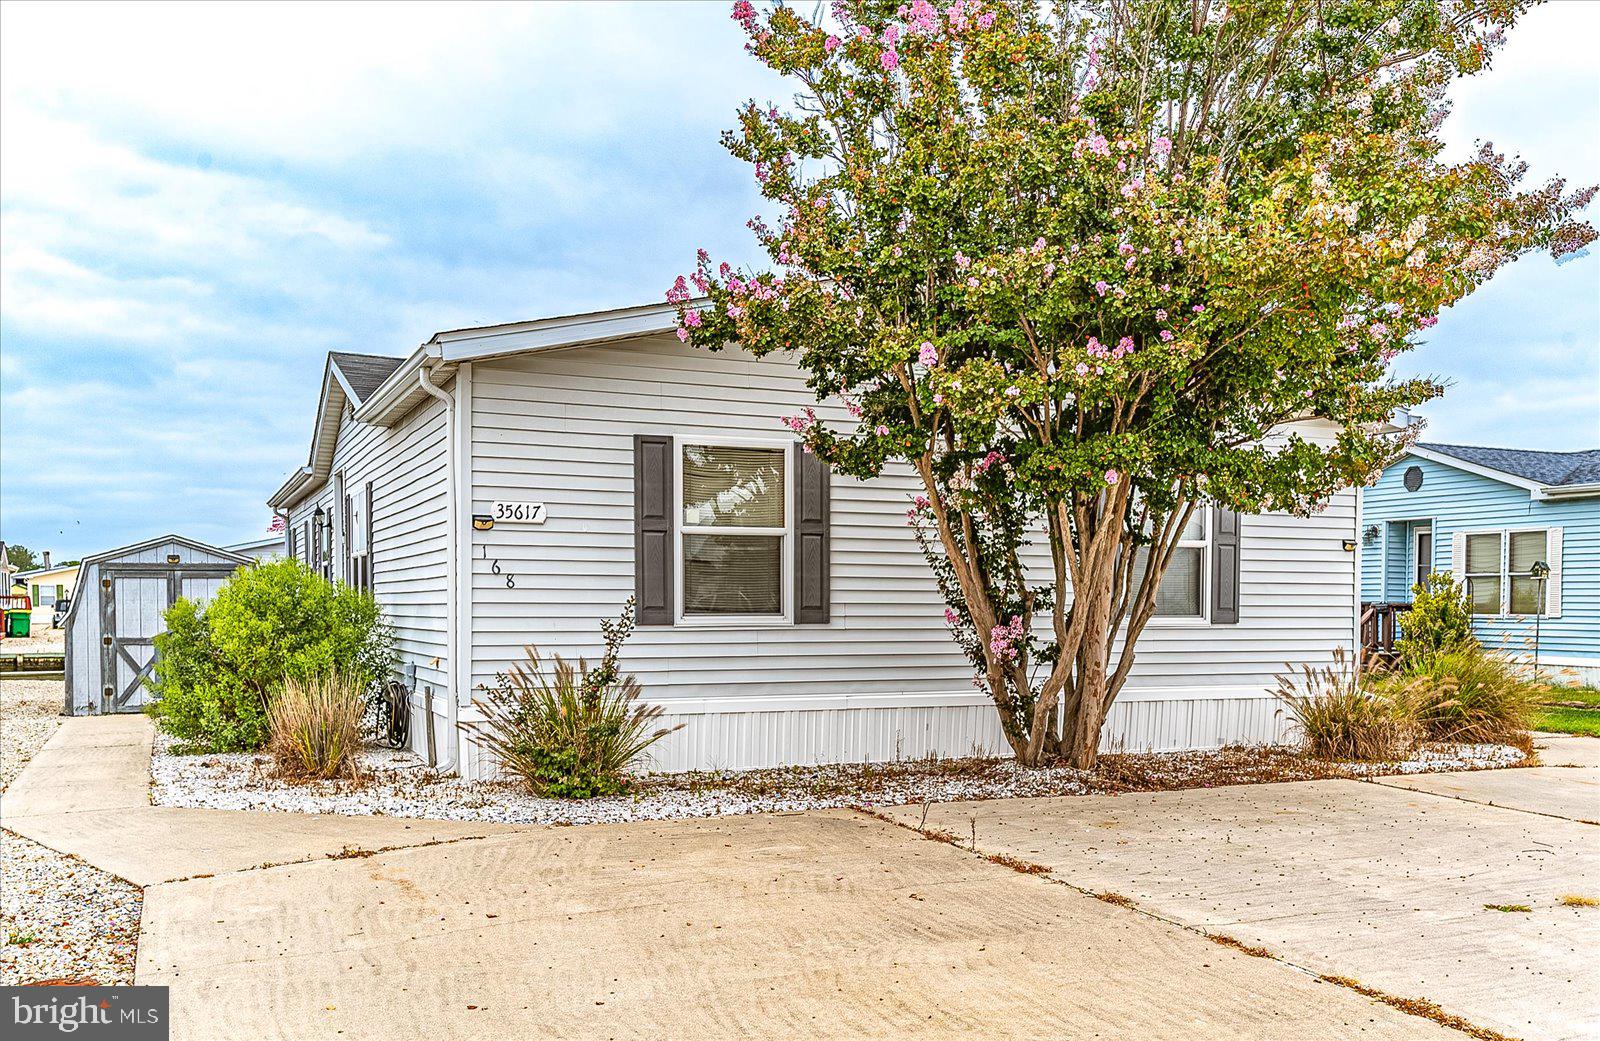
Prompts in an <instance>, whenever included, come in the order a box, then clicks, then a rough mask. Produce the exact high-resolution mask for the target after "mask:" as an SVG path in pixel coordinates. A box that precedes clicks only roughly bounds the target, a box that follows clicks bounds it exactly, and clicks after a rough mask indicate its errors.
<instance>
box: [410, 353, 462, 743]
mask: <svg viewBox="0 0 1600 1041" xmlns="http://www.w3.org/2000/svg"><path fill="white" fill-rule="evenodd" d="M429 375H430V374H429V372H428V366H427V363H426V362H424V363H423V364H422V365H420V366H418V367H417V384H418V385H419V386H420V387H422V389H423V391H424V392H426V393H427V394H428V395H430V396H431V397H435V398H438V399H439V400H440V401H442V402H444V409H445V450H444V455H445V478H446V485H447V488H446V493H445V494H446V499H445V508H446V509H447V510H448V511H449V512H448V514H447V518H446V521H445V543H446V546H447V548H448V553H447V554H446V556H445V569H446V570H445V575H446V579H445V617H446V618H447V619H449V622H448V625H449V633H450V638H449V639H448V640H447V641H446V645H447V646H448V647H449V649H450V668H449V671H447V672H446V673H445V675H446V676H448V677H450V678H451V686H452V688H453V687H454V686H455V683H454V677H455V675H456V668H457V660H456V656H457V655H458V654H459V653H460V651H461V634H460V631H459V630H460V625H459V624H458V623H457V620H456V543H457V531H456V527H457V523H458V521H457V517H456V512H457V510H456V399H455V397H454V395H452V394H450V393H449V392H447V391H444V390H441V389H440V388H439V387H438V386H436V385H435V384H434V383H433V382H432V381H431V380H430V379H429ZM446 695H447V696H446V697H445V699H444V700H445V733H444V735H442V738H441V739H440V740H438V741H437V742H436V743H435V747H442V748H444V749H448V750H449V761H448V764H447V765H448V766H449V767H451V768H452V769H454V768H455V767H456V753H455V749H456V691H455V690H453V689H452V690H449V691H447V692H446ZM427 712H428V716H427V721H428V724H431V722H432V719H433V699H432V698H429V699H428V701H427Z"/></svg>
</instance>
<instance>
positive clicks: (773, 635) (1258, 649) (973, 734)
mask: <svg viewBox="0 0 1600 1041" xmlns="http://www.w3.org/2000/svg"><path fill="white" fill-rule="evenodd" d="M808 405H809V406H812V407H816V408H817V409H818V412H819V414H820V415H822V416H823V418H825V419H833V420H845V419H847V417H846V416H845V415H844V414H843V410H842V409H835V408H831V407H829V406H827V405H823V406H818V405H817V404H816V402H815V399H814V396H813V395H812V393H811V392H810V391H809V390H808V389H807V388H806V386H805V380H804V376H803V374H802V373H801V372H800V371H799V370H798V369H797V368H796V367H795V366H794V365H793V364H792V363H791V362H789V361H787V360H784V359H782V358H779V357H771V358H768V359H765V360H761V361H757V360H755V359H753V358H752V357H750V356H749V355H747V354H743V353H741V352H739V351H736V350H728V351H723V352H719V353H711V352H706V351H697V350H694V349H692V348H689V347H687V346H684V345H682V344H679V343H678V342H677V341H676V340H675V339H673V338H672V337H669V336H658V337H648V338H640V339H636V340H632V341H625V342H620V343H611V344H604V345H597V346H590V347H582V348H576V349H569V350H562V351H549V352H544V353H538V354H528V355H521V356H514V357H505V358H499V359H493V360H479V361H477V362H475V363H474V365H473V393H472V417H471V418H472V425H471V432H472V440H473V445H472V457H473V475H472V486H471V498H472V504H471V510H470V512H472V513H475V514H485V513H488V512H489V511H490V508H491V506H492V504H493V502H494V501H495V500H516V501H531V502H541V503H544V504H545V505H546V507H547V511H546V521H545V523H543V524H542V525H537V526H536V525H529V524H506V523H499V524H496V525H495V526H494V528H493V529H492V530H490V531H474V530H471V528H470V527H468V528H467V530H466V532H465V535H464V537H465V538H466V539H468V540H470V542H469V544H468V548H469V553H468V556H469V558H470V561H471V570H472V583H473V588H472V603H473V614H472V634H471V646H472V649H473V656H472V681H473V685H474V687H477V686H478V685H482V684H487V683H492V682H493V680H494V675H495V673H496V672H497V671H500V670H503V669H504V668H506V666H507V665H508V664H510V663H511V662H513V661H515V660H517V659H518V658H520V656H521V653H522V648H523V647H524V646H525V645H528V644H533V645H535V646H537V647H538V648H539V649H540V651H541V652H544V653H546V654H549V653H552V652H559V653H561V654H562V655H563V656H566V657H576V656H578V655H587V656H589V657H591V658H593V657H594V656H595V655H596V654H597V653H598V651H599V648H600V644H599V639H600V637H599V623H600V621H601V619H604V618H609V617H614V616H615V615H616V614H617V612H618V611H619V610H620V609H621V606H622V603H623V601H624V600H625V599H626V598H627V597H628V596H629V595H630V594H631V593H632V592H633V588H634V576H633V546H634V531H633V523H634V522H633V437H634V435H635V434H651V435H667V436H670V437H673V438H674V439H675V444H676V445H677V446H678V448H679V449H680V450H681V446H682V445H683V444H685V443H708V442H709V443H717V442H718V441H728V440H732V441H735V442H739V441H749V440H752V439H753V440H771V439H781V438H784V437H785V436H786V432H785V431H784V429H783V427H782V423H781V421H782V419H783V418H784V417H786V416H791V415H794V414H795V413H797V412H798V411H799V410H800V409H802V408H804V407H806V406H808ZM1302 433H1303V434H1304V435H1306V436H1326V431H1325V430H1323V429H1321V428H1319V427H1316V426H1314V425H1304V426H1303V427H1302ZM918 491H920V485H919V483H918V482H917V481H916V479H915V477H914V475H912V474H911V473H910V472H909V471H908V470H906V469H905V468H900V469H897V470H894V471H893V472H891V473H889V474H886V475H885V476H883V477H880V478H878V479H875V480H872V481H867V482H860V481H855V480H851V479H849V478H845V477H842V476H839V475H837V474H836V475H834V479H833V485H832V511H831V524H832V526H831V540H832V621H831V623H830V624H828V625H826V626H816V627H811V626H804V627H795V626H787V625H780V626H774V625H772V624H770V623H767V624H755V623H754V622H752V624H750V625H748V626H739V625H729V626H717V627H699V626H692V625H685V624H681V623H680V624H679V625H676V626H663V627H642V628H640V629H639V630H638V631H637V632H636V633H635V634H634V636H633V638H632V639H631V640H630V641H629V643H628V645H627V646H626V648H625V649H624V653H623V664H624V667H625V669H626V670H627V671H630V672H633V673H636V674H637V675H638V678H639V680H640V681H641V682H642V684H643V685H644V690H645V697H646V699H647V700H649V701H653V702H661V703H664V704H665V705H666V706H667V721H668V722H673V721H680V720H689V721H691V725H690V727H689V728H687V729H686V730H685V731H681V732H680V733H679V734H676V735H674V736H673V737H672V738H671V739H669V740H668V742H666V743H664V746H663V748H662V749H661V751H660V754H659V757H658V759H657V763H658V765H663V766H668V767H673V768H677V767H681V766H684V765H711V764H712V763H713V762H716V763H720V764H721V765H727V766H739V765H760V764H762V763H764V762H769V761H773V760H774V757H776V756H779V755H784V756H787V757H788V761H792V762H807V761H816V760H830V759H844V758H862V757H872V758H886V757H892V756H893V755H896V754H900V755H906V756H912V755H921V754H926V753H928V752H939V753H941V754H966V753H968V752H970V751H972V750H973V749H974V748H975V747H979V748H990V749H998V748H999V747H1001V746H1000V745H999V744H998V742H999V737H998V732H997V727H996V726H995V723H994V711H993V709H992V708H991V707H989V705H988V703H987V701H986V700H985V699H984V697H983V695H981V694H979V693H977V692H976V691H974V689H973V686H972V671H971V668H970V666H969V664H968V663H967V661H966V660H965V658H963V657H962V655H961V654H960V653H959V651H957V649H956V647H955V645H954V643H953V642H952V640H951V639H950V635H949V632H948V629H947V628H946V626H945V623H944V620H943V613H944V603H943V601H942V600H941V599H940V597H939V594H938V591H937V589H936V588H935V586H934V583H933V579H932V576H931V574H930V572H929V570H928V566H927V564H926V562H925V561H924V560H923V558H922V554H921V552H920V550H919V549H918V547H917V545H916V543H915V541H914V540H913V538H912V537H911V533H910V530H909V529H908V528H907V526H906V521H905V511H906V508H907V506H908V505H909V499H910V497H911V496H912V495H914V494H916V493H917V492H918ZM1354 525H1355V496H1354V493H1345V494H1341V495H1339V496H1338V497H1336V498H1335V500H1334V501H1333V503H1332V504H1331V505H1330V506H1329V508H1328V509H1326V510H1325V511H1323V512H1321V513H1319V514H1316V515H1315V516H1313V517H1310V518H1294V517H1290V516H1287V515H1284V514H1269V515H1265V516H1247V517H1244V518H1243V526H1242V537H1241V538H1242V541H1241V545H1242V549H1241V569H1240V585H1241V592H1240V620H1239V623H1238V624H1237V625H1218V626H1212V625H1207V624H1205V623H1204V622H1201V621H1195V620H1193V619H1188V620H1185V621H1186V622H1187V624H1179V625H1156V626H1152V627H1151V628H1150V629H1148V630H1147V631H1146V633H1145V636H1144V638H1143V639H1142V640H1141V641H1140V643H1139V648H1138V660H1137V664H1136V666H1135V668H1134V672H1133V677H1132V680H1131V681H1130V684H1129V688H1128V689H1127V690H1125V691H1124V693H1123V694H1122V697H1121V699H1119V703H1118V705H1117V707H1116V708H1115V709H1114V711H1113V714H1112V717H1111V720H1110V721H1109V723H1108V726H1107V731H1106V743H1107V745H1108V746H1114V745H1117V744H1123V745H1126V746H1127V747H1167V748H1179V747H1200V746H1208V745H1209V746H1215V745H1217V744H1220V743H1224V742H1227V741H1237V740H1270V739H1272V738H1273V737H1275V736H1278V735H1280V734H1281V732H1282V720H1281V716H1280V714H1279V713H1278V711H1277V707H1276V705H1275V703H1274V702H1273V701H1272V699H1271V697H1270V695H1269V694H1268V693H1267V691H1268V689H1269V688H1270V687H1271V686H1272V684H1273V677H1274V676H1275V675H1276V674H1278V673H1280V672H1283V671H1284V670H1285V668H1286V667H1288V666H1290V665H1294V664H1299V663H1303V662H1310V663H1315V664H1322V663H1324V662H1326V661H1327V660H1328V658H1329V655H1330V654H1331V652H1332V650H1333V648H1334V647H1335V646H1340V645H1343V646H1346V647H1348V646H1349V645H1350V643H1351V641H1352V636H1353V632H1354V627H1355V618H1354V612H1355V603H1354V600H1355V588H1354V581H1355V573H1354V555H1353V554H1350V553H1347V552H1345V551H1344V550H1343V548H1342V546H1341V543H1342V541H1343V540H1345V539H1351V538H1353V537H1354V535H1355V528H1354ZM1202 557H1204V553H1202ZM380 566H381V564H380ZM1209 570H1210V569H1209V564H1206V565H1205V566H1204V567H1203V568H1202V571H1203V573H1204V574H1205V575H1206V580H1207V581H1208V580H1209ZM513 577H514V581H508V578H513ZM1202 595H1203V596H1209V594H1208V593H1203V594H1202ZM676 713H682V715H678V714H676Z"/></svg>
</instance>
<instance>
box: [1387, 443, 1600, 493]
mask: <svg viewBox="0 0 1600 1041" xmlns="http://www.w3.org/2000/svg"><path fill="white" fill-rule="evenodd" d="M1417 447H1418V448H1425V449H1427V450H1428V451H1430V452H1437V453H1439V454H1440V455H1447V456H1451V457H1452V458H1455V459H1460V460H1462V461H1464V462H1468V463H1472V464H1474V465H1476V466H1482V467H1485V468H1487V469H1490V470H1498V471H1500V472H1501V473H1504V474H1510V475H1511V476H1513V477H1521V478H1523V479H1524V480H1528V481H1535V482H1537V483H1539V484H1542V485H1544V486H1545V487H1547V488H1564V487H1572V486H1576V485H1584V484H1594V483H1596V482H1600V448H1589V449H1584V450H1582V451H1578V452H1540V451H1534V450H1531V449H1526V448H1487V447H1480V446H1477V445H1446V444H1441V443H1439V442H1437V441H1432V442H1430V441H1419V442H1418V443H1417Z"/></svg>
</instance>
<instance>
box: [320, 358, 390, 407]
mask: <svg viewBox="0 0 1600 1041" xmlns="http://www.w3.org/2000/svg"><path fill="white" fill-rule="evenodd" d="M404 361H405V359H404V358H392V357H390V356H388V355H386V354H353V353H351V352H349V351H332V352H330V353H329V354H328V362H329V364H331V365H332V366H333V368H334V369H335V371H336V372H337V373H338V375H339V376H340V377H342V382H343V383H344V389H345V392H346V393H347V394H348V395H349V396H350V398H351V399H352V401H351V403H352V404H354V405H357V406H359V405H360V404H361V403H362V402H363V401H366V400H367V398H369V397H371V396H372V392H373V391H375V390H377V389H378V388H379V387H381V386H383V381H384V380H386V379H388V378H389V377H390V376H392V375H394V370H396V369H398V368H399V367H400V364H401V363H402V362H404Z"/></svg>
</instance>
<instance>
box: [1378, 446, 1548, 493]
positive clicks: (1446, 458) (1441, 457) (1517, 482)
mask: <svg viewBox="0 0 1600 1041" xmlns="http://www.w3.org/2000/svg"><path fill="white" fill-rule="evenodd" d="M1408 455H1414V456H1416V457H1417V458H1418V459H1426V460H1428V461H1429V462H1434V463H1438V464H1439V465H1440V466H1449V467H1454V468H1455V469H1457V470H1460V471H1462V472H1464V473H1469V474H1477V475H1478V476H1479V477H1487V478H1489V480H1491V481H1499V482H1500V483H1501V484H1509V485H1512V486H1513V487H1516V488H1526V489H1527V490H1528V491H1529V492H1531V493H1532V497H1533V498H1535V499H1537V498H1541V494H1540V493H1543V492H1545V491H1546V490H1547V489H1546V488H1545V486H1544V485H1542V484H1540V483H1539V482H1538V481H1530V480H1529V479H1528V478H1526V477H1519V476H1517V475H1516V474H1508V473H1506V472H1505V471H1504V470H1496V469H1494V468H1493V467H1490V466H1480V465H1478V464H1477V463H1469V462H1467V461H1466V460H1465V459H1458V458H1456V457H1455V456H1453V455H1446V454H1445V453H1444V452H1434V451H1431V450H1429V449H1426V448H1422V447H1420V446H1418V445H1412V446H1411V447H1410V448H1408V449H1406V450H1405V453H1404V455H1402V456H1401V457H1400V458H1401V459H1404V458H1405V457H1406V456H1408ZM1398 461H1399V460H1396V462H1398Z"/></svg>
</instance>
